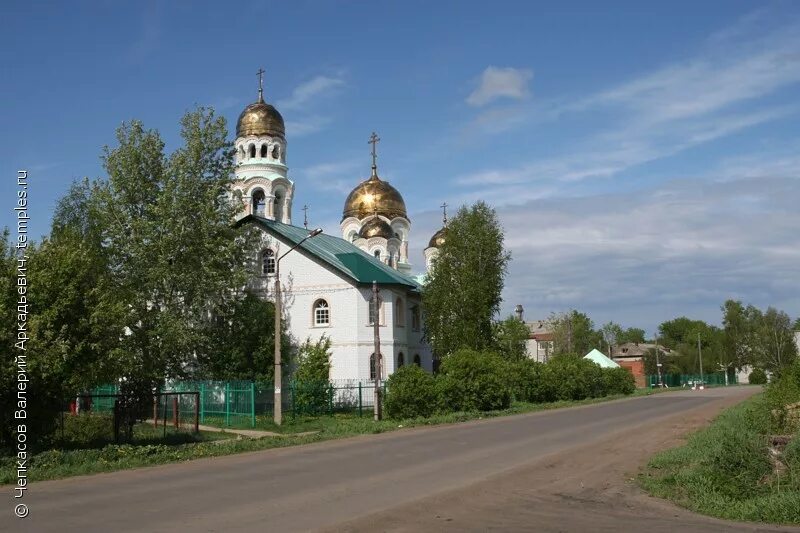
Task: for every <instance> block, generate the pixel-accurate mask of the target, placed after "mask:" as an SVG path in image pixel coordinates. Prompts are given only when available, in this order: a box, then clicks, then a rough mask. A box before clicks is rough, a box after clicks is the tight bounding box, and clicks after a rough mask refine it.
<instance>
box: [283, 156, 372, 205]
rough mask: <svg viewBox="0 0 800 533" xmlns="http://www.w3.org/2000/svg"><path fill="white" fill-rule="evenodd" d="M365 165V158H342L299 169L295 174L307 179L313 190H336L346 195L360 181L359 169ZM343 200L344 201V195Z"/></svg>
mask: <svg viewBox="0 0 800 533" xmlns="http://www.w3.org/2000/svg"><path fill="white" fill-rule="evenodd" d="M363 167H364V160H363V158H350V159H341V160H337V161H328V162H325V163H318V164H316V165H312V166H309V167H305V168H301V169H298V170H297V171H296V172H295V175H297V176H301V178H302V179H303V180H307V181H308V183H309V186H310V187H311V188H312V189H313V190H323V191H335V192H337V193H339V194H342V195H346V194H349V193H350V191H352V190H353V187H355V186H356V185H357V184H358V182H359V181H360V178H359V177H358V170H359V168H362V170H363ZM342 201H343V202H344V197H342Z"/></svg>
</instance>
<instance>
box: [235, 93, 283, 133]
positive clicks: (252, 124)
mask: <svg viewBox="0 0 800 533" xmlns="http://www.w3.org/2000/svg"><path fill="white" fill-rule="evenodd" d="M247 135H270V136H272V137H281V138H285V137H286V127H285V126H284V124H283V117H282V116H281V114H280V113H278V110H277V109H275V108H274V107H272V106H271V105H269V104H268V103H266V102H264V100H263V99H261V98H259V101H258V102H256V103H254V104H250V105H249V106H247V107H245V108H244V111H242V114H241V115H239V121H238V122H237V123H236V136H237V137H246V136H247Z"/></svg>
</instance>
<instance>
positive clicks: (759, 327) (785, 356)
mask: <svg viewBox="0 0 800 533" xmlns="http://www.w3.org/2000/svg"><path fill="white" fill-rule="evenodd" d="M755 337H756V339H757V340H756V354H757V355H756V357H757V360H758V361H759V362H760V363H761V366H762V367H763V368H766V369H768V370H772V371H773V372H775V373H780V372H781V371H782V370H783V369H784V368H785V367H787V366H789V365H791V364H792V363H793V362H794V360H795V359H796V358H797V345H796V344H795V342H794V332H793V328H792V321H791V319H790V318H789V315H787V314H786V313H784V312H783V311H779V310H777V309H775V308H774V307H769V308H767V310H766V312H764V314H763V315H761V317H760V319H759V320H757V322H756V324H755Z"/></svg>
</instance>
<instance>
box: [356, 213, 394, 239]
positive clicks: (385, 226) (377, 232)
mask: <svg viewBox="0 0 800 533" xmlns="http://www.w3.org/2000/svg"><path fill="white" fill-rule="evenodd" d="M358 236H359V237H361V238H362V239H371V238H372V237H383V238H384V239H386V240H387V241H388V240H389V239H392V238H396V237H395V234H394V230H393V229H392V227H391V226H390V225H389V223H388V222H386V221H385V220H383V219H382V218H380V217H372V218H371V219H369V220H367V222H366V223H364V225H363V226H361V231H359V232H358Z"/></svg>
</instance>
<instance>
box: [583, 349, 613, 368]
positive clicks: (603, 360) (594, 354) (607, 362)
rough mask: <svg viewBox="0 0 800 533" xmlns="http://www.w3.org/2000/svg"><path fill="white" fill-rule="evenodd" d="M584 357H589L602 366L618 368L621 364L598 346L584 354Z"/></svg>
mask: <svg viewBox="0 0 800 533" xmlns="http://www.w3.org/2000/svg"><path fill="white" fill-rule="evenodd" d="M583 358H584V359H589V360H590V361H594V362H595V363H597V364H598V365H600V366H602V367H603V368H617V367H619V365H618V364H617V363H616V362H614V361H612V360H611V359H609V358H608V356H607V355H606V354H604V353H603V352H601V351H600V350H598V349H597V348H595V349H593V350H592V351H591V352H589V353H587V354H586V355H584V356H583Z"/></svg>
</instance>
